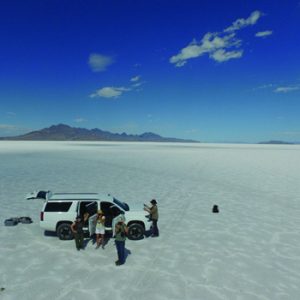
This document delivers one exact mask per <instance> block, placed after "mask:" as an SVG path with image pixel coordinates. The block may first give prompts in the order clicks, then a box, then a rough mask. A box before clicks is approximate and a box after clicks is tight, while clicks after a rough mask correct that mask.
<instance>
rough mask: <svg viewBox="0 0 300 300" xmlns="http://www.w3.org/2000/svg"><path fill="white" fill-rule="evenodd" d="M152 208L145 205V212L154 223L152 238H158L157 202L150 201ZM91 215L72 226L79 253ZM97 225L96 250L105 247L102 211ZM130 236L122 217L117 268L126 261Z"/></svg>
mask: <svg viewBox="0 0 300 300" xmlns="http://www.w3.org/2000/svg"><path fill="white" fill-rule="evenodd" d="M150 203H151V206H148V205H146V204H144V210H145V211H147V212H148V213H149V219H150V220H151V221H152V226H151V234H150V235H151V237H158V236H159V230H158V227H157V221H158V208H157V202H156V200H155V199H152V200H151V201H150ZM88 218H89V215H88V214H87V213H86V214H84V216H83V218H81V217H80V216H77V218H76V219H75V221H74V222H73V224H72V225H71V230H72V232H73V234H74V239H75V245H76V249H77V250H78V251H79V250H80V249H84V231H83V227H84V223H85V222H87V220H88ZM95 223H96V224H95V225H96V249H98V248H99V247H100V246H101V247H102V249H104V246H105V215H104V214H103V212H102V210H98V212H97V218H96V220H95ZM127 234H128V228H127V226H126V224H125V217H124V216H123V215H121V216H120V218H119V220H118V222H117V223H116V225H115V235H114V238H115V245H116V249H117V254H118V259H117V261H116V262H115V264H116V266H120V265H123V264H124V263H125V260H126V253H125V241H126V236H127Z"/></svg>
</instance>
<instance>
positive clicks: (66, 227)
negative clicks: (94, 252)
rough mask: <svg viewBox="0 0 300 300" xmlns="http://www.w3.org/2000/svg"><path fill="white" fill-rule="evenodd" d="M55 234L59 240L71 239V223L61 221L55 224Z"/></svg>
mask: <svg viewBox="0 0 300 300" xmlns="http://www.w3.org/2000/svg"><path fill="white" fill-rule="evenodd" d="M56 234H57V236H58V237H59V239H60V240H72V239H73V232H72V230H71V224H68V223H61V224H59V225H58V226H57V229H56Z"/></svg>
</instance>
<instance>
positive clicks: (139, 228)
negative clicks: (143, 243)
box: [127, 223, 145, 240]
mask: <svg viewBox="0 0 300 300" xmlns="http://www.w3.org/2000/svg"><path fill="white" fill-rule="evenodd" d="M144 233H145V230H144V227H143V225H141V224H138V223H133V224H130V225H129V226H128V234H127V236H128V238H129V239H130V240H141V239H143V238H144Z"/></svg>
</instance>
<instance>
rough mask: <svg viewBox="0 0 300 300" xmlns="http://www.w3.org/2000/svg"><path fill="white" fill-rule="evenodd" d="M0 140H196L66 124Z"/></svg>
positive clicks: (184, 141)
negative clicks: (114, 131) (115, 131)
mask: <svg viewBox="0 0 300 300" xmlns="http://www.w3.org/2000/svg"><path fill="white" fill-rule="evenodd" d="M0 139H1V140H22V141H138V142H180V143H187V142H197V141H195V140H186V139H178V138H169V137H162V136H160V135H158V134H156V133H152V132H145V133H143V134H140V135H137V134H127V133H125V132H123V133H121V134H119V133H111V132H109V131H103V130H101V129H98V128H94V129H86V128H77V127H71V126H68V125H66V124H58V125H52V126H50V127H48V128H44V129H41V130H37V131H31V132H29V133H26V134H23V135H19V136H11V137H1V138H0Z"/></svg>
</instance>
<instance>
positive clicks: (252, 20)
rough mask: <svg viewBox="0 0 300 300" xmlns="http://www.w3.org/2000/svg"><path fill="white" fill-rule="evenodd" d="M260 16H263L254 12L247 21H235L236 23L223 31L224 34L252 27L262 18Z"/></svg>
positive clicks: (258, 12)
mask: <svg viewBox="0 0 300 300" xmlns="http://www.w3.org/2000/svg"><path fill="white" fill-rule="evenodd" d="M262 15H263V13H262V12H260V11H258V10H256V11H254V12H252V13H251V15H250V16H249V17H248V18H247V19H237V20H236V21H234V22H233V23H232V25H231V26H229V27H228V28H226V29H225V30H224V32H232V31H236V30H240V29H242V28H244V27H247V26H251V25H254V24H256V22H257V21H258V20H259V19H260V18H261V17H262Z"/></svg>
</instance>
